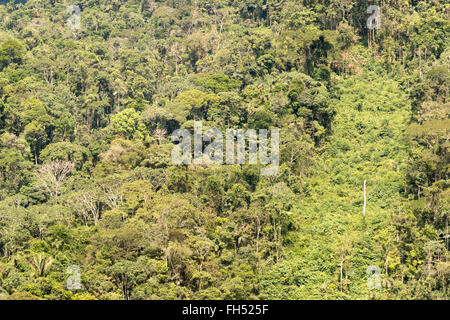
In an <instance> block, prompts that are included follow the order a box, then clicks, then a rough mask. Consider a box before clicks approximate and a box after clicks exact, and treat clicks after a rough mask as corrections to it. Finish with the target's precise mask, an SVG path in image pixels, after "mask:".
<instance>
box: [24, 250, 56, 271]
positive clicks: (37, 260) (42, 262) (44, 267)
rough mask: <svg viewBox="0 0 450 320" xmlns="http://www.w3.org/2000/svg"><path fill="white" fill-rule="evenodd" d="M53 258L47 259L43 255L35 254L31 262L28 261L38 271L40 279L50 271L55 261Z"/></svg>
mask: <svg viewBox="0 0 450 320" xmlns="http://www.w3.org/2000/svg"><path fill="white" fill-rule="evenodd" d="M54 260H55V259H53V258H52V257H46V256H45V255H44V254H43V253H38V254H33V257H32V259H31V260H28V261H27V262H28V264H29V265H30V266H31V267H32V268H33V269H34V270H35V271H36V273H37V275H38V276H39V277H43V276H44V275H45V273H46V272H47V271H48V270H49V269H50V266H51V265H52V263H53V261H54Z"/></svg>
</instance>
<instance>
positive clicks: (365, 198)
mask: <svg viewBox="0 0 450 320" xmlns="http://www.w3.org/2000/svg"><path fill="white" fill-rule="evenodd" d="M366 205H367V197H366V180H364V208H363V215H364V218H366Z"/></svg>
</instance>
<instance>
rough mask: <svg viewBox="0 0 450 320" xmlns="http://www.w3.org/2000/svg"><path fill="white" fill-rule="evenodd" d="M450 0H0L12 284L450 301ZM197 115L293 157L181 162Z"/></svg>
mask: <svg viewBox="0 0 450 320" xmlns="http://www.w3.org/2000/svg"><path fill="white" fill-rule="evenodd" d="M375 3H377V1H375ZM446 3H447V2H446V1H444V0H436V1H408V0H388V1H380V3H378V4H379V5H380V6H381V11H382V27H381V29H379V30H377V31H376V32H375V33H374V34H372V35H369V33H368V29H367V27H366V20H367V18H368V14H367V12H366V9H367V7H368V6H369V5H370V4H372V2H369V1H365V0H364V1H347V0H346V1H344V0H319V1H309V0H234V1H231V0H229V1H226V0H161V1H155V0H128V1H125V0H108V1H106V0H80V1H78V2H76V3H75V2H71V1H55V0H28V1H27V2H26V3H25V4H16V5H14V3H13V1H11V2H10V3H9V4H7V5H0V255H1V258H0V297H1V298H2V299H260V298H265V299H368V298H373V299H448V298H449V292H448V286H449V281H450V263H449V261H448V258H449V251H448V249H449V245H448V216H449V199H450V196H449V195H450V191H449V188H448V185H449V180H448V178H449V177H448V174H449V153H448V149H449V127H450V126H449V124H450V120H449V111H450V108H449V101H448V98H449V82H450V77H449V68H448V67H449V59H450V49H449V47H448V32H449V28H450V23H449V21H448V19H447V18H448V9H449V5H448V4H446ZM72 4H78V5H79V6H80V7H81V29H80V30H76V29H70V28H68V27H67V24H66V21H67V19H68V18H69V13H68V12H67V7H68V6H69V5H72ZM194 120H201V121H203V126H204V128H206V127H210V128H211V127H216V128H221V129H222V130H225V129H227V128H243V129H246V128H255V129H262V128H271V127H276V128H280V129H281V135H280V154H281V161H280V169H279V171H278V173H277V174H276V175H274V176H262V175H260V170H259V166H256V165H223V166H219V165H192V166H175V165H174V164H173V162H172V160H171V150H172V148H173V146H174V145H173V143H172V142H171V140H170V133H171V132H172V131H173V130H175V129H178V128H187V129H192V128H193V121H194ZM364 180H366V181H367V210H366V215H365V216H363V183H364ZM71 265H77V266H79V268H80V270H81V284H82V288H81V289H79V290H69V289H68V288H67V287H66V280H67V277H68V274H67V268H68V267H69V266H71ZM369 266H376V267H378V268H379V269H380V270H381V274H380V277H381V278H380V279H381V283H382V289H381V290H369V289H370V288H368V286H367V279H368V277H369V276H370V275H369V274H367V270H368V267H369Z"/></svg>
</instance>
